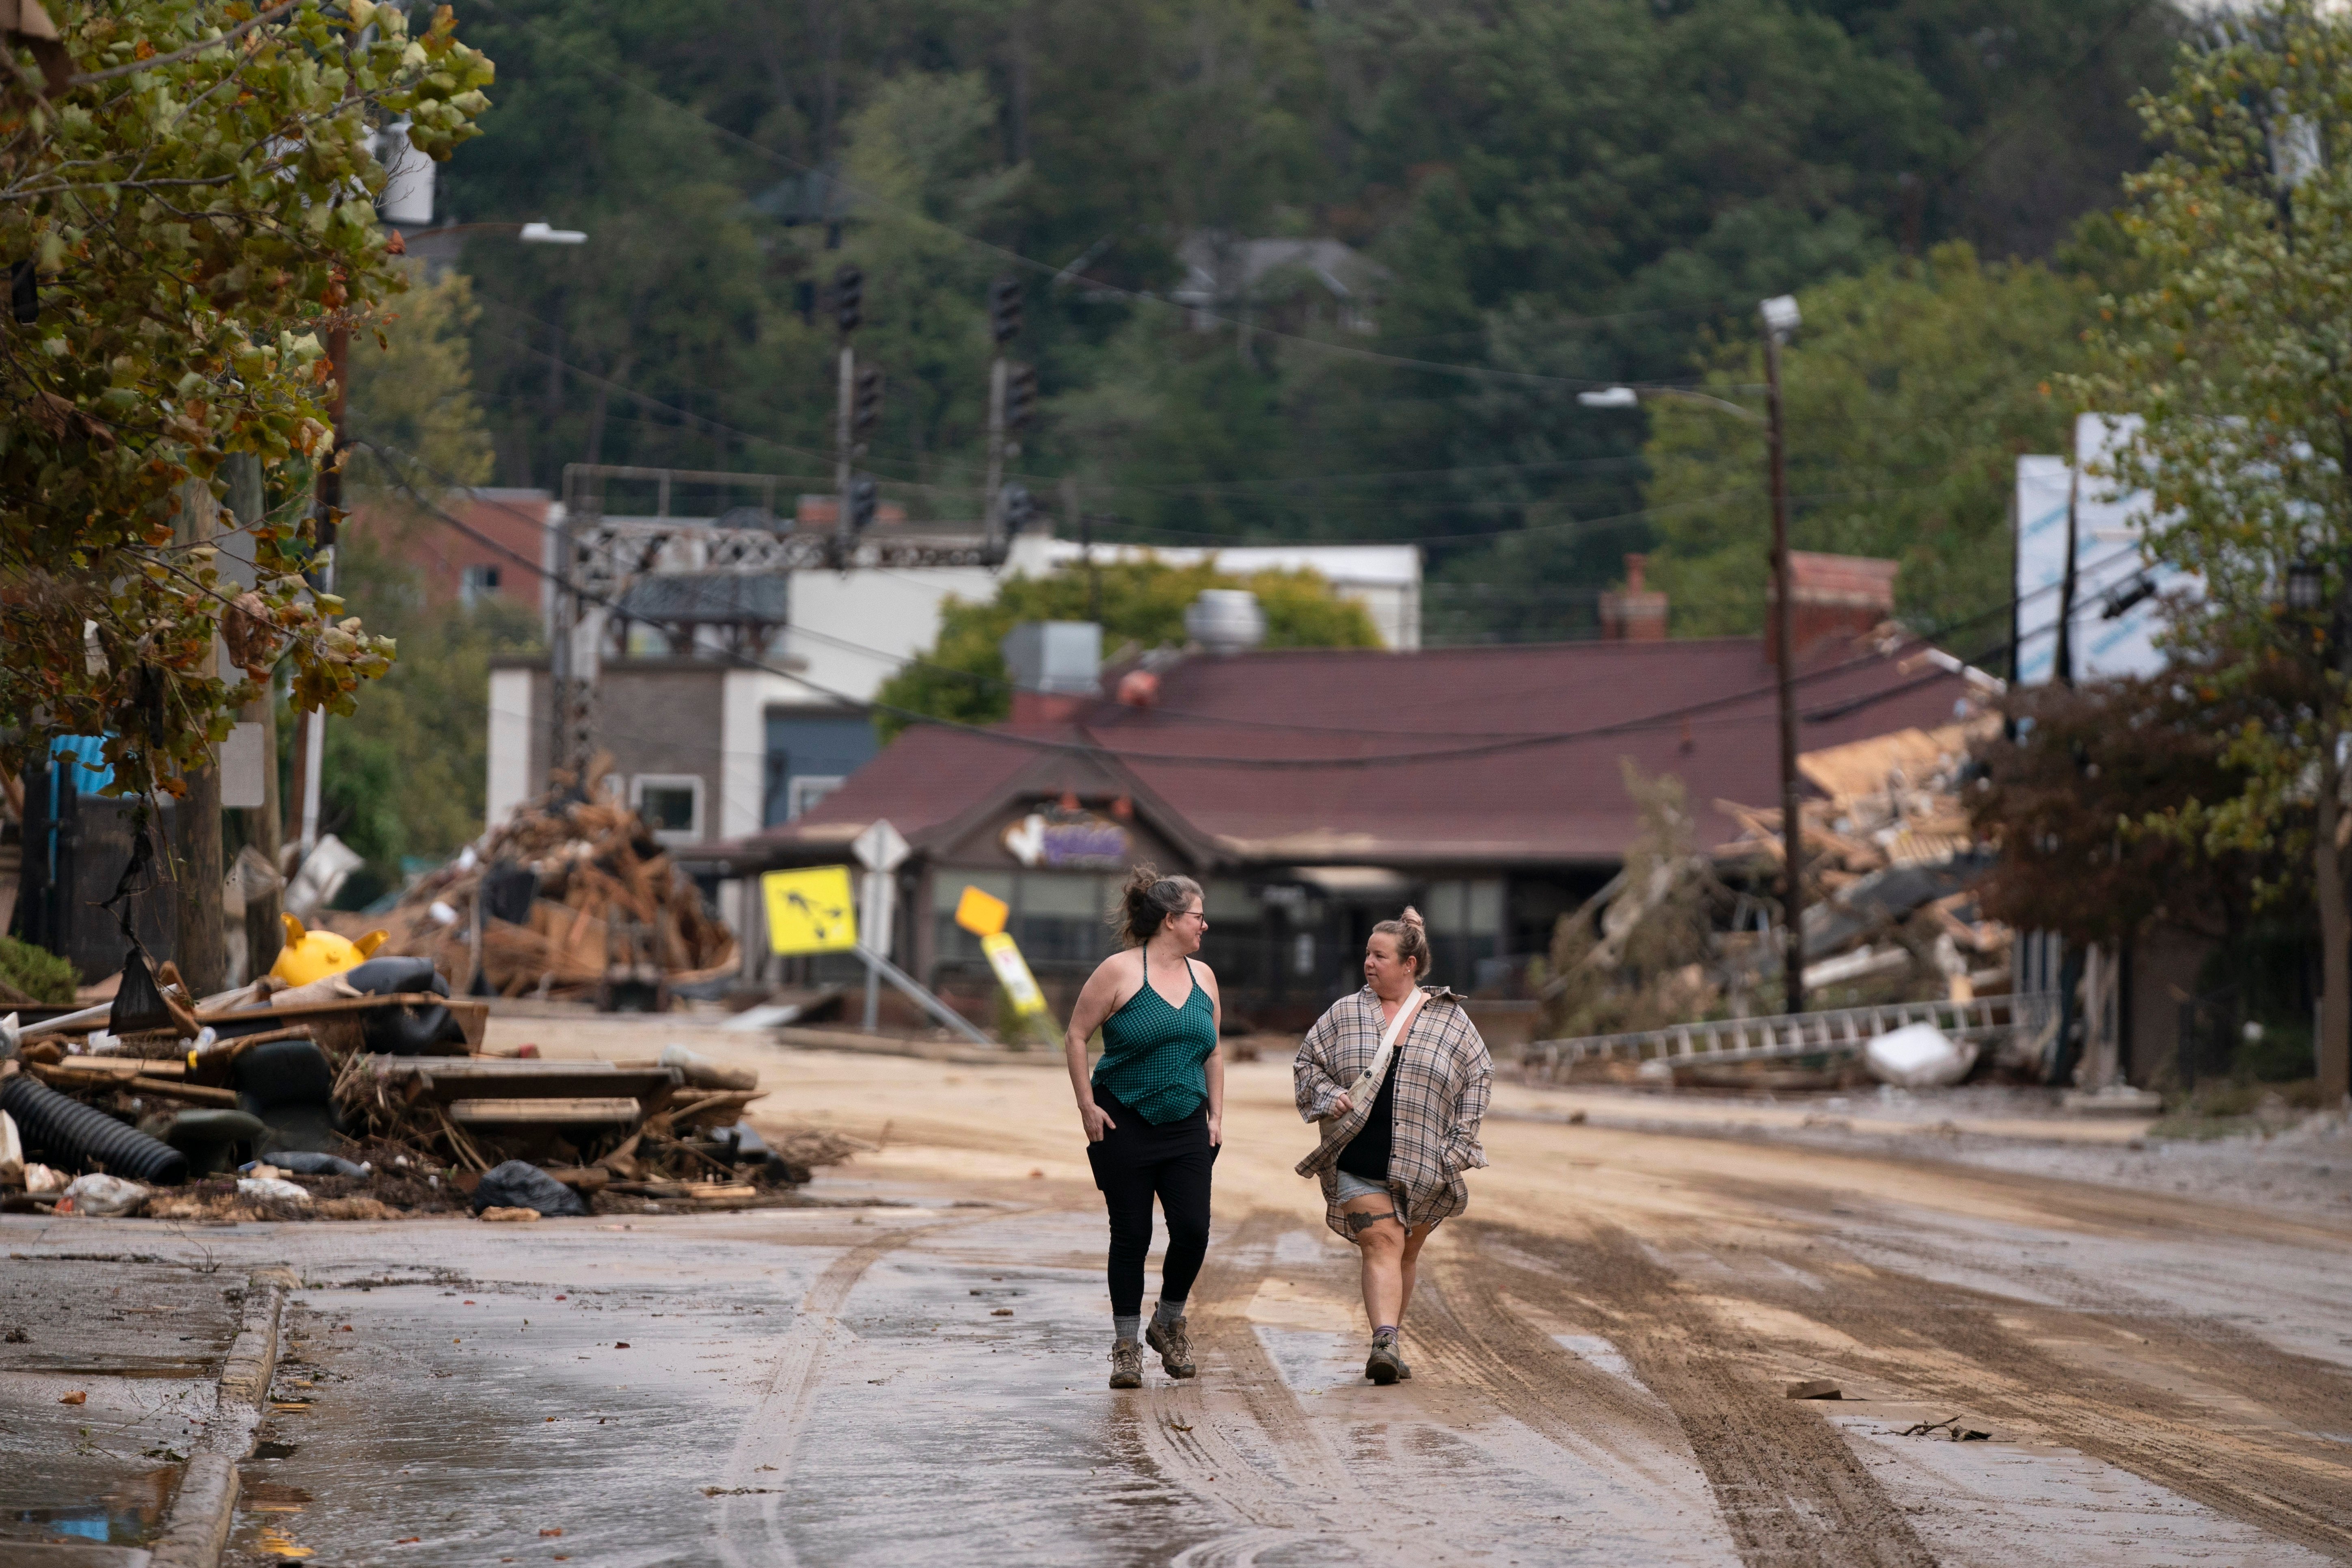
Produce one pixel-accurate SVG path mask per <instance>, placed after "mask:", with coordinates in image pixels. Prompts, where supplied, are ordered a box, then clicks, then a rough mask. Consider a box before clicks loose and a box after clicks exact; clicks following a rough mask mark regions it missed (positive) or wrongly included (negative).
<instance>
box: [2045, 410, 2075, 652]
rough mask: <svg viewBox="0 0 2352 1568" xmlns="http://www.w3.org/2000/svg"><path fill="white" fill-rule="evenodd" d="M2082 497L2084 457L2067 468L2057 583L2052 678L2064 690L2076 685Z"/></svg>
mask: <svg viewBox="0 0 2352 1568" xmlns="http://www.w3.org/2000/svg"><path fill="white" fill-rule="evenodd" d="M2082 494H2083V461H2082V454H2081V453H2079V452H2077V453H2076V454H2074V461H2073V462H2071V463H2069V464H2068V465H2067V468H2066V572H2065V574H2064V575H2063V576H2062V577H2061V578H2060V579H2059V580H2058V647H2057V648H2056V650H2055V651H2054V652H2053V654H2052V656H2051V659H2050V677H2051V679H2053V680H2055V681H2056V682H2057V683H2058V684H2059V685H2061V686H2072V685H2074V538H2075V535H2076V533H2077V532H2078V531H2080V530H2079V525H2078V524H2077V522H2076V521H2075V507H2076V505H2077V503H2078V502H2079V501H2080V500H2081V497H2082Z"/></svg>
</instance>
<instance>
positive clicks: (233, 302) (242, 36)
mask: <svg viewBox="0 0 2352 1568" xmlns="http://www.w3.org/2000/svg"><path fill="white" fill-rule="evenodd" d="M59 10H60V11H61V12H63V23H62V26H61V27H60V31H61V33H62V34H63V40H62V41H63V47H64V51H65V55H66V57H67V58H68V60H69V61H70V65H71V68H72V69H73V70H74V71H75V72H76V73H77V74H75V75H73V76H72V77H71V78H70V79H69V80H68V81H67V82H65V83H63V84H62V85H60V84H58V83H54V82H52V83H49V84H47V85H46V86H45V84H44V82H43V79H42V78H41V76H40V75H39V74H38V73H37V71H35V69H34V68H33V57H32V55H31V53H30V51H29V50H26V51H24V52H21V53H20V52H18V51H16V50H15V49H14V48H11V49H10V50H9V51H8V53H7V57H6V61H5V63H6V66H7V70H6V72H5V80H0V256H6V257H8V258H28V259H30V260H31V261H32V262H33V263H34V264H35V266H36V267H37V269H38V273H39V277H40V283H41V300H40V315H39V320H38V321H37V323H36V324H34V325H33V326H31V327H29V328H26V329H21V330H18V329H12V330H10V331H6V332H5V333H0V405H5V415H0V641H5V644H6V646H7V647H8V658H6V659H5V661H0V713H4V714H5V715H6V716H7V720H8V729H7V730H6V731H5V741H0V760H5V762H6V763H10V764H21V763H22V761H23V759H24V758H25V757H26V755H27V754H30V753H37V752H39V751H42V750H45V749H46V747H47V742H48V739H49V737H51V736H53V735H58V734H70V733H85V734H88V733H97V732H100V731H105V732H106V733H107V734H108V736H109V739H108V742H107V754H108V759H109V761H110V762H111V763H112V764H113V766H114V777H115V786H114V787H117V788H119V789H122V790H144V789H150V788H156V787H160V788H163V789H166V790H169V791H172V792H173V793H177V792H178V791H179V790H180V789H182V788H183V787H184V786H183V784H182V781H181V776H180V775H181V772H182V770H183V769H184V768H186V767H188V766H190V765H192V764H194V763H197V762H198V761H199V760H200V758H201V757H202V756H203V754H204V750H205V746H206V745H207V744H208V743H209V742H214V741H217V740H219V739H221V738H222V737H224V736H225V735H226V733H227V728H228V725H229V723H230V720H231V716H232V714H233V713H234V711H235V710H236V708H237V707H238V706H239V705H241V704H242V703H243V702H245V701H247V700H250V699H251V697H252V696H253V694H254V692H255V686H254V685H253V683H252V681H251V680H249V679H247V680H240V679H236V676H235V673H234V672H227V673H226V674H223V673H206V667H207V666H208V664H209V662H210V660H211V657H212V650H213V647H214V644H215V637H218V636H220V635H221V634H222V633H223V632H224V631H226V633H227V636H228V642H229V646H230V648H231V650H232V653H233V655H241V656H243V657H244V658H246V660H247V668H248V669H249V671H258V670H260V669H262V668H266V667H267V666H268V664H269V663H270V662H272V661H273V660H274V659H275V658H277V657H278V656H279V653H280V652H281V650H290V652H291V655H292V658H293V663H294V679H293V686H294V691H295V694H296V699H297V700H298V702H299V704H300V705H301V706H302V707H304V708H315V707H318V706H320V705H321V704H324V705H326V706H329V707H331V708H333V709H334V710H337V711H341V712H348V711H349V710H350V709H351V705H352V689H353V688H354V687H355V686H356V685H357V684H358V682H360V681H361V680H362V679H367V678H369V677H372V676H374V675H378V674H381V673H382V672H383V669H385V668H387V667H388V666H389V664H390V661H391V658H392V652H393V649H392V646H391V645H390V644H389V643H388V642H385V641H383V639H381V638H379V637H371V636H369V635H367V634H366V633H365V632H364V630H363V629H362V625H361V623H360V621H359V620H358V619H357V618H356V617H349V616H343V615H342V613H341V612H342V605H341V603H340V602H339V601H337V600H335V599H333V598H332V597H331V596H328V595H318V596H315V597H314V596H313V595H310V592H309V591H308V589H307V588H306V587H305V585H304V584H303V582H302V579H301V577H300V576H299V570H300V568H301V566H302V565H303V563H304V561H305V558H306V555H307V553H308V551H307V548H306V547H307V544H308V542H309V540H310V529H309V524H308V521H307V520H305V519H303V518H302V517H300V516H299V515H297V513H298V512H299V509H293V508H289V509H281V510H278V512H276V513H273V514H272V515H271V516H269V517H268V518H236V519H234V520H233V521H231V522H230V523H228V524H227V525H226V526H230V527H234V528H236V529H241V530H245V531H249V532H251V533H252V534H253V535H254V536H255V537H254V545H253V549H252V551H251V554H252V556H253V557H254V559H255V560H256V561H257V563H258V567H259V574H260V582H259V585H258V588H257V592H256V593H255V594H254V595H252V596H250V597H248V598H247V599H245V600H243V601H242V608H240V609H238V610H237V611H236V613H234V614H232V613H231V610H230V605H231V598H230V595H231V594H232V592H233V591H234V590H233V588H231V587H230V586H227V585H226V579H225V578H224V577H223V576H222V575H221V574H219V572H218V571H217V569H216V568H215V564H214V559H215V546H211V545H204V544H196V543H192V542H190V541H188V540H186V539H177V540H175V530H179V529H181V526H182V524H183V523H184V518H183V517H182V515H181V514H182V513H183V511H184V506H186V505H191V504H193V503H194V499H195V494H194V491H193V490H192V489H189V488H188V487H189V486H191V485H197V486H210V487H211V489H212V493H213V494H214V495H215V496H218V495H221V494H223V493H225V492H226V488H227V486H226V479H225V478H224V477H222V476H221V475H220V473H219V470H220V468H221V466H222V464H223V463H224V462H225V461H226V458H228V456H229V455H230V454H232V453H236V452H249V453H253V454H256V455H257V456H258V457H259V458H261V460H262V462H263V463H264V465H265V467H266V468H269V469H272V470H275V471H277V472H278V475H279V487H278V488H279V489H289V488H291V486H290V485H289V483H288V481H289V480H290V479H299V476H300V475H301V474H302V473H303V471H304V470H305V468H306V466H307V465H310V464H315V463H317V462H319V461H320V460H322V459H324V458H326V457H327V456H328V454H329V452H330V451H331V447H332V442H333V439H334V432H333V431H331V429H329V428H328V426H327V425H326V423H325V418H326V405H325V395H326V390H327V389H326V386H325V382H326V380H327V374H326V369H327V367H326V364H325V362H324V360H323V358H322V350H321V346H320V334H321V333H322V332H324V331H327V330H329V329H330V328H332V327H335V326H340V325H344V324H349V323H352V322H355V321H362V320H364V319H365V317H366V316H367V314H368V313H369V312H371V311H372V310H374V309H376V308H377V307H378V306H379V305H381V304H382V303H383V301H384V300H386V299H388V298H389V297H390V296H391V295H392V294H394V292H396V291H397V290H398V289H399V287H400V286H401V282H402V279H401V275H400V274H399V273H398V271H397V270H396V269H395V268H394V267H393V266H392V265H391V264H390V261H389V258H387V256H386V254H385V248H384V244H385V242H384V240H383V237H382V236H381V234H380V233H379V232H378V230H377V227H376V224H375V215H374V210H373V205H372V195H373V193H374V192H376V191H378V190H380V189H381V188H382V186H383V169H382V168H381V167H380V166H379V165H378V163H377V162H376V160H375V159H374V157H373V155H372V154H371V153H370V151H369V135H370V132H371V128H372V127H374V126H377V125H381V124H383V123H386V122H388V121H391V120H392V119H393V118H394V116H404V117H406V118H407V119H408V120H409V121H411V122H412V128H411V130H410V131H409V132H408V134H409V137H410V140H411V141H412V142H413V143H414V144H415V146H416V147H417V148H418V149H419V150H420V151H422V152H424V153H426V154H427V155H429V156H432V157H436V158H446V157H447V156H448V153H449V151H450V149H451V148H452V147H454V146H456V145H457V142H460V141H462V140H464V139H465V138H466V137H467V136H469V135H472V134H473V133H474V127H473V121H474V120H475V118H476V117H477V116H478V115H479V114H480V112H481V111H482V110H483V109H484V108H485V107H487V102H488V100H486V98H485V97H484V95H483V93H482V91H481V89H482V88H483V87H484V86H486V85H487V84H488V81H489V79H490V63H489V61H488V59H486V58H483V57H482V56H481V55H480V54H479V53H478V51H476V50H474V49H471V48H469V47H466V46H464V45H461V44H459V43H458V42H457V37H456V35H455V24H454V21H453V19H452V17H451V15H450V13H449V11H448V10H447V8H446V7H444V8H443V9H442V10H441V11H440V12H439V13H438V14H437V15H436V16H435V18H434V19H433V21H432V22H431V24H430V25H429V26H426V27H425V29H423V30H422V31H421V32H418V33H415V34H413V35H412V34H411V33H410V31H409V29H408V26H407V19H406V16H405V15H404V13H403V12H402V11H401V10H400V9H398V8H397V7H394V6H390V5H375V4H373V3H372V0H348V4H346V5H343V6H341V7H338V8H334V9H330V8H329V7H328V6H325V5H320V4H318V3H317V0H299V3H298V4H296V5H294V6H293V7H292V8H291V9H290V10H287V9H284V8H278V9H273V10H270V11H268V12H257V8H256V7H255V6H254V5H251V4H249V3H247V0H239V3H237V4H236V5H229V6H227V7H226V8H221V9H217V10H216V9H215V8H211V7H206V6H203V5H196V4H194V0H122V3H120V4H114V5H103V6H95V5H93V6H75V7H72V8H71V9H69V10H68V9H66V8H65V7H62V6H61V7H59Z"/></svg>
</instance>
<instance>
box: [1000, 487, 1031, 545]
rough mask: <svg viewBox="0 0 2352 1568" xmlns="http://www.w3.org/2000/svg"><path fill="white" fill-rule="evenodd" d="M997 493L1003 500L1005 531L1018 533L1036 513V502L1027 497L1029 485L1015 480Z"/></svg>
mask: <svg viewBox="0 0 2352 1568" xmlns="http://www.w3.org/2000/svg"><path fill="white" fill-rule="evenodd" d="M998 493H999V494H1000V495H1001V496H1002V497H1003V513H1004V527H1005V531H1007V532H1010V533H1018V532H1020V531H1022V530H1023V529H1024V528H1026V527H1028V526H1029V520H1030V519H1031V518H1033V517H1034V516H1036V515H1037V503H1036V502H1035V501H1034V500H1030V499H1029V487H1028V486H1027V485H1024V484H1021V483H1019V482H1018V481H1015V482H1014V483H1012V484H1009V485H1006V486H1005V487H1004V489H1003V490H1001V491H1000V492H998Z"/></svg>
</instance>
